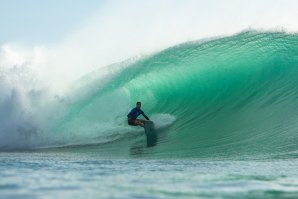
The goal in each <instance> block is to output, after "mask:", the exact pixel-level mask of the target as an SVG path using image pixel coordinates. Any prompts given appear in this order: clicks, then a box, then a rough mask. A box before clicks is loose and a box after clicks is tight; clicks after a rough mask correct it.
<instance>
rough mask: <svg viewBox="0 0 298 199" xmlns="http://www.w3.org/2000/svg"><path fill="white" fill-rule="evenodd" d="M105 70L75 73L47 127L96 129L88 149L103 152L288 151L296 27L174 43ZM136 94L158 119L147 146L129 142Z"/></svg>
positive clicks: (296, 82)
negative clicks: (65, 102)
mask: <svg viewBox="0 0 298 199" xmlns="http://www.w3.org/2000/svg"><path fill="white" fill-rule="evenodd" d="M109 70H111V71H110V73H109V74H110V75H109V76H107V77H106V78H97V75H96V74H97V73H94V74H91V75H89V76H86V77H85V78H83V79H81V80H80V81H79V82H80V84H81V85H83V86H81V87H80V89H78V90H79V91H78V93H80V98H79V99H78V100H77V101H76V102H75V103H74V104H73V105H72V106H71V108H70V109H69V111H68V113H67V114H66V116H65V118H64V119H63V120H62V122H60V123H59V125H57V126H56V127H55V131H56V132H59V133H61V134H65V133H66V132H70V131H76V133H77V135H78V136H79V137H80V139H83V138H86V137H88V135H90V136H91V137H92V138H94V137H96V138H97V141H98V142H100V143H106V142H107V143H106V144H103V145H96V146H93V147H91V148H92V149H94V150H96V149H101V150H99V151H101V152H98V153H101V154H109V155H111V156H113V155H116V154H118V155H119V154H120V155H121V156H122V155H124V156H126V155H128V156H129V155H140V154H147V155H148V156H149V157H172V158H185V157H190V158H196V157H225V156H229V157H231V156H232V157H246V156H249V157H259V156H261V157H264V156H270V157H275V156H278V157H292V156H295V154H297V147H298V146H297V141H298V134H297V129H298V125H297V120H298V117H297V115H298V114H297V105H298V88H297V87H298V35H290V34H286V33H280V32H273V33H259V32H245V33H241V34H238V35H235V36H231V37H224V38H218V39H213V40H209V41H200V42H192V43H186V44H182V45H178V46H174V47H172V48H169V49H166V50H164V51H162V52H159V53H157V54H154V55H152V56H150V57H146V58H143V59H141V60H138V61H136V62H133V63H122V64H120V65H118V66H116V67H111V68H110V69H109ZM136 101H142V104H143V110H144V111H145V112H146V113H147V114H148V115H149V116H152V118H153V120H154V121H155V122H156V123H158V124H159V125H161V126H162V124H163V123H167V122H168V124H167V125H166V126H167V127H166V128H162V129H161V130H158V140H157V144H156V146H155V147H152V148H147V147H144V148H143V147H139V146H142V144H143V143H145V136H144V135H143V134H142V129H140V128H132V127H127V125H126V121H125V117H126V114H127V112H128V111H129V109H130V108H131V107H132V106H133V105H134V103H135V102H136ZM120 138H121V139H120ZM111 141H113V142H111ZM110 142H111V143H110ZM128 149H130V150H128ZM90 150H91V149H90ZM91 151H93V150H91ZM295 151H296V152H295Z"/></svg>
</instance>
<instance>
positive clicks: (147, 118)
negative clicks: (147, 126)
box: [142, 113, 150, 120]
mask: <svg viewBox="0 0 298 199" xmlns="http://www.w3.org/2000/svg"><path fill="white" fill-rule="evenodd" d="M142 115H143V116H144V118H146V120H150V119H149V117H148V116H147V115H145V113H142Z"/></svg>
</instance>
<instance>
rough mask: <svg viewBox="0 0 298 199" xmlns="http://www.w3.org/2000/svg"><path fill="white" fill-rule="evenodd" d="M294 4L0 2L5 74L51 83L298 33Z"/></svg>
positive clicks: (278, 0) (297, 4)
mask: <svg viewBox="0 0 298 199" xmlns="http://www.w3.org/2000/svg"><path fill="white" fill-rule="evenodd" d="M297 10H298V1H297V0H274V1H273V0H250V1H247V0H209V1H206V0H183V1H181V0H151V1H146V0H109V1H100V0H88V1H84V0H43V1H40V0H24V1H23V0H0V28H1V31H0V70H1V68H2V69H3V68H5V67H6V68H9V67H12V66H16V65H24V63H26V64H27V65H30V67H31V69H32V70H34V71H37V73H39V74H41V75H42V76H47V78H48V79H50V80H52V81H53V82H57V81H60V82H61V81H62V80H63V81H73V80H75V79H77V78H79V77H81V76H83V75H84V74H87V73H88V72H90V71H92V70H96V69H98V68H100V67H104V66H107V65H109V64H112V63H115V62H121V61H123V60H126V59H129V58H132V57H139V56H144V55H147V54H150V53H154V52H157V51H160V50H162V49H164V48H167V47H170V46H173V45H176V44H179V43H183V42H188V41H193V40H199V39H204V38H210V37H211V38H212V37H218V36H226V35H232V34H235V33H239V32H241V31H245V30H248V29H254V30H259V31H276V30H279V31H280V30H283V31H286V32H291V33H296V32H298V25H297V21H298V12H297Z"/></svg>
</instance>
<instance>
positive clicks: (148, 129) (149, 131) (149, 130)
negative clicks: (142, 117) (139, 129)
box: [144, 121, 157, 147]
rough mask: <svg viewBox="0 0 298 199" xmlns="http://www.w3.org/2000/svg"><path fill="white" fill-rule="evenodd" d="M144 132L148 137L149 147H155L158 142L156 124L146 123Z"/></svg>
mask: <svg viewBox="0 0 298 199" xmlns="http://www.w3.org/2000/svg"><path fill="white" fill-rule="evenodd" d="M144 130H145V134H146V136H147V146H148V147H151V146H155V145H156V142H157V133H156V131H155V129H154V123H153V122H152V121H146V122H145V125H144Z"/></svg>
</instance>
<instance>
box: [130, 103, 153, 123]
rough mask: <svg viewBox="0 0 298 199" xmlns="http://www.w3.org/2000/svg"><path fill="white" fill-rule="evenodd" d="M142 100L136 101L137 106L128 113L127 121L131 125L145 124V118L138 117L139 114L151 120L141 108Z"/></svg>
mask: <svg viewBox="0 0 298 199" xmlns="http://www.w3.org/2000/svg"><path fill="white" fill-rule="evenodd" d="M141 106H142V105H141V102H137V103H136V107H135V108H133V109H132V110H131V111H130V112H129V113H128V115H127V118H128V119H127V122H128V124H129V125H131V126H141V127H144V126H145V122H146V121H145V120H141V119H137V117H138V116H139V115H143V116H144V118H146V120H150V119H149V118H148V117H147V115H145V113H144V111H142V110H141Z"/></svg>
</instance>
